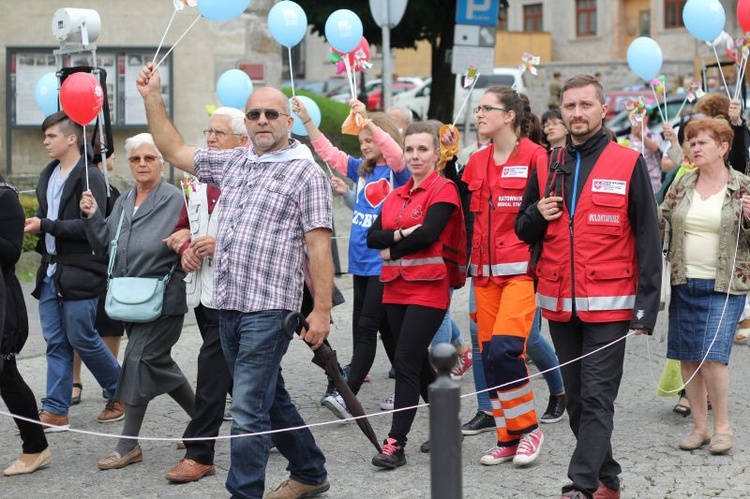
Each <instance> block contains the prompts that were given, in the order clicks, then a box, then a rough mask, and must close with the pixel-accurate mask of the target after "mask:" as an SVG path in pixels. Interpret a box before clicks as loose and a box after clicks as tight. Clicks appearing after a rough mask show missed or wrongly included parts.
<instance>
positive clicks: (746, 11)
mask: <svg viewBox="0 0 750 499" xmlns="http://www.w3.org/2000/svg"><path fill="white" fill-rule="evenodd" d="M737 22H738V23H740V27H741V28H742V31H744V32H745V33H747V32H748V31H750V0H739V1H738V2H737Z"/></svg>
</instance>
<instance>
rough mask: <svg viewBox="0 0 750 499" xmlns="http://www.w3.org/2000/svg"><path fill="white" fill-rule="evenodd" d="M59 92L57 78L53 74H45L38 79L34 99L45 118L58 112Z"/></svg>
mask: <svg viewBox="0 0 750 499" xmlns="http://www.w3.org/2000/svg"><path fill="white" fill-rule="evenodd" d="M59 95H60V90H59V89H58V88H57V76H56V75H55V73H46V74H45V75H44V76H42V77H41V78H39V81H37V82H36V87H35V88H34V99H35V100H36V105H37V106H39V109H41V110H42V112H43V113H44V115H45V116H49V115H50V114H53V113H56V112H57V111H58V110H59V107H58V96H59Z"/></svg>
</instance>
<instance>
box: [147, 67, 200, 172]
mask: <svg viewBox="0 0 750 499" xmlns="http://www.w3.org/2000/svg"><path fill="white" fill-rule="evenodd" d="M153 68H154V63H152V62H149V63H148V64H146V66H145V67H144V68H143V69H141V72H140V73H139V74H138V78H137V79H136V87H137V88H138V92H139V93H140V94H141V97H143V104H144V105H145V106H146V119H147V120H148V128H149V131H150V132H151V135H152V136H153V137H154V142H155V143H156V147H157V148H158V149H159V151H161V153H162V154H163V155H164V159H165V160H166V161H168V162H170V163H172V164H173V165H175V166H176V167H177V168H179V169H180V170H184V171H186V172H188V173H195V165H194V164H193V158H194V157H195V147H192V146H189V145H187V144H185V141H183V140H182V137H181V136H180V132H178V131H177V129H176V128H175V127H174V125H173V124H172V122H171V121H169V116H168V115H167V108H166V106H165V105H164V100H162V98H161V78H160V77H159V72H158V71H155V70H154V69H153Z"/></svg>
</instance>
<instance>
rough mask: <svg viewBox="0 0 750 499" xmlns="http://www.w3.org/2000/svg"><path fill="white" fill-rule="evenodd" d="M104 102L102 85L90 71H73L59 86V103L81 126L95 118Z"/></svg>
mask: <svg viewBox="0 0 750 499" xmlns="http://www.w3.org/2000/svg"><path fill="white" fill-rule="evenodd" d="M103 104H104V91H103V90H102V86H101V85H100V84H99V82H98V81H97V80H96V78H95V77H94V75H92V74H91V73H73V74H72V75H70V76H68V77H67V78H66V79H65V81H64V82H63V84H62V86H61V87H60V105H61V106H62V108H63V111H65V114H67V115H68V117H69V118H70V119H71V120H73V121H75V122H76V123H78V124H79V125H81V126H86V125H88V124H89V123H91V121H92V120H93V119H94V118H96V115H98V114H99V111H100V110H101V109H102V105H103Z"/></svg>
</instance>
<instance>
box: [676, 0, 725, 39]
mask: <svg viewBox="0 0 750 499" xmlns="http://www.w3.org/2000/svg"><path fill="white" fill-rule="evenodd" d="M682 21H683V22H684V23H685V27H686V28H687V30H688V31H689V32H690V34H691V35H693V36H694V37H696V38H698V39H699V40H703V41H704V42H712V41H714V40H715V39H716V38H718V36H719V35H720V34H721V32H722V31H724V24H725V23H726V21H727V15H726V12H724V7H722V5H721V2H719V0H689V1H688V2H687V3H686V4H685V7H683V9H682Z"/></svg>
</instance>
